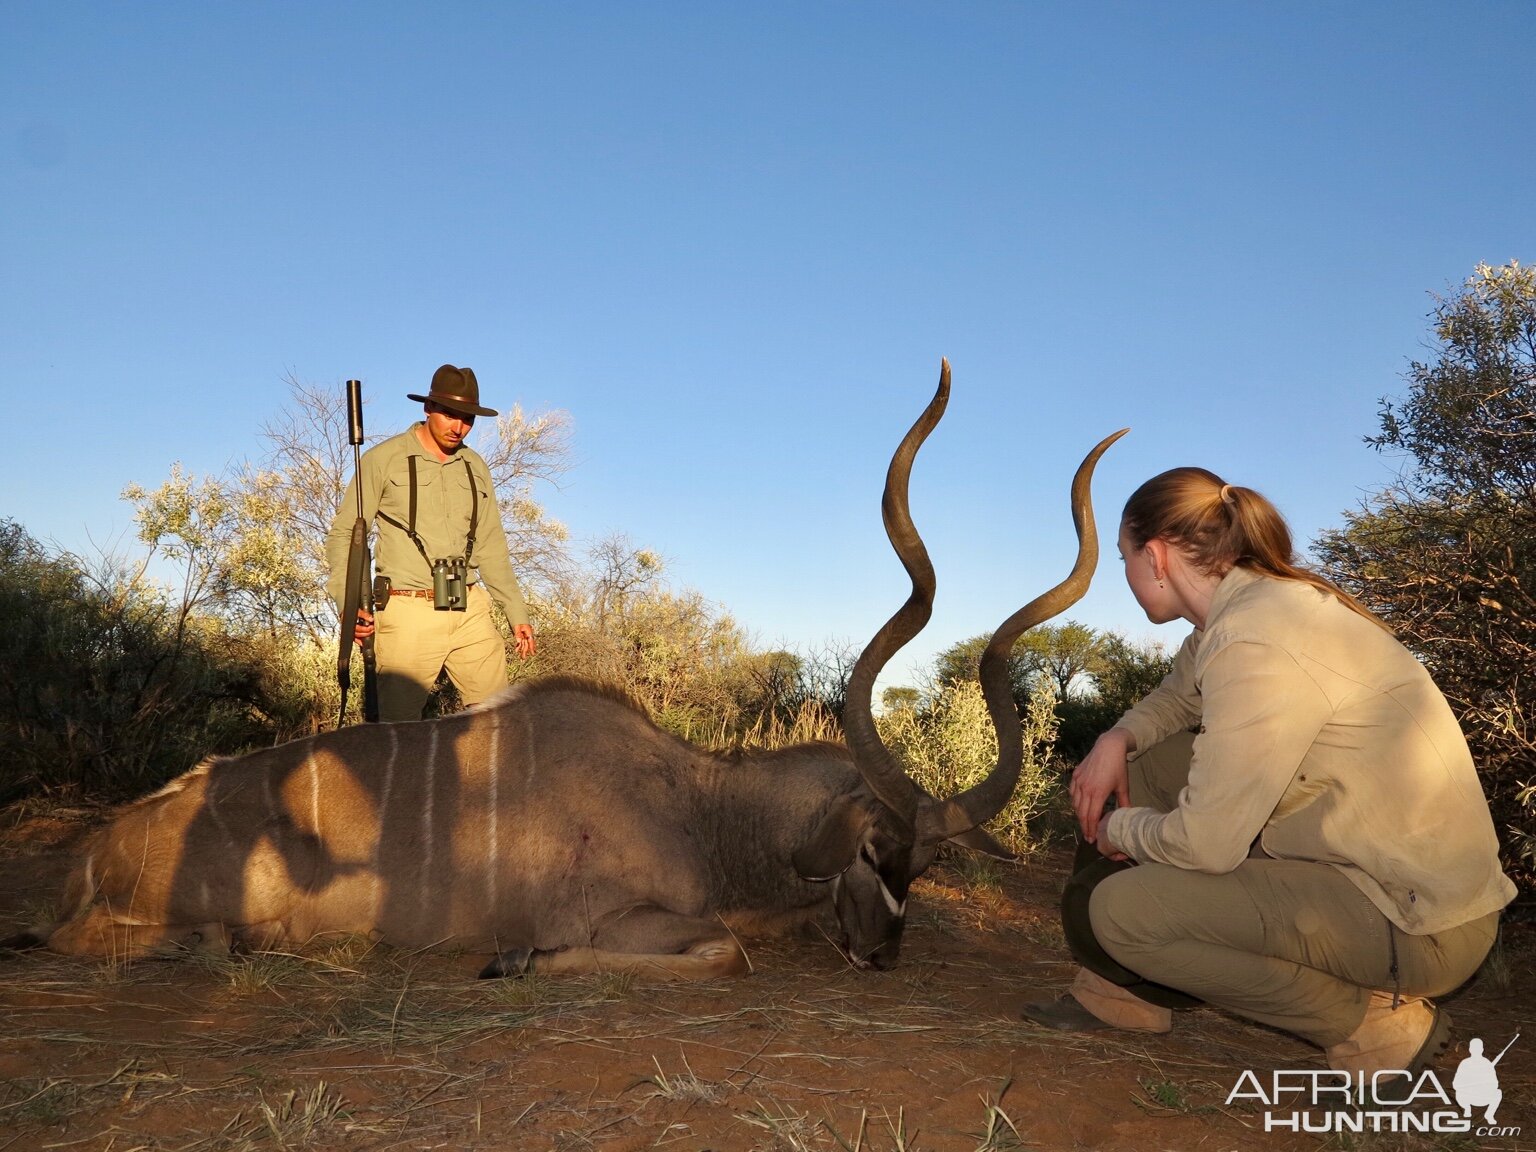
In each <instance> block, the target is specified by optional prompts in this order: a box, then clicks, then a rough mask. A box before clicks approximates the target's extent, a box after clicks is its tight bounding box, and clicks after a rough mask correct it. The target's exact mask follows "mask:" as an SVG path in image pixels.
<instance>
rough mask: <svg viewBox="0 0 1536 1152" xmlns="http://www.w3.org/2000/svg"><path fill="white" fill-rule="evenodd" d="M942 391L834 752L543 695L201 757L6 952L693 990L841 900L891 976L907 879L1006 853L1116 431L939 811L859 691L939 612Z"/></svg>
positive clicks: (897, 509) (846, 929) (852, 953)
mask: <svg viewBox="0 0 1536 1152" xmlns="http://www.w3.org/2000/svg"><path fill="white" fill-rule="evenodd" d="M948 389H949V366H948V364H947V363H946V364H945V365H944V368H943V372H942V374H941V379H940V385H939V391H938V392H937V394H936V395H935V396H934V398H933V400H932V401H931V402H930V404H929V405H928V408H927V410H926V411H925V412H924V414H923V416H922V417H921V418H920V419H919V420H918V422H917V424H915V425H914V426H913V428H912V430H911V431H910V432H908V434H907V436H906V438H905V439H904V440H903V442H902V444H901V446H900V447H899V448H898V449H897V452H896V455H895V457H894V458H893V460H892V462H891V467H890V471H889V474H888V476H887V480H886V493H885V501H884V513H885V520H886V529H887V533H888V534H889V536H890V538H891V541H892V544H893V546H894V547H895V548H896V551H897V553H898V555H899V556H900V557H901V559H902V562H903V564H904V565H905V566H906V567H907V570H908V572H909V574H910V575H911V577H912V584H913V592H912V596H911V598H910V599H909V600H908V602H907V604H906V605H905V606H904V607H903V608H902V609H901V611H899V612H898V613H897V614H896V615H895V616H893V617H892V618H891V620H890V621H889V622H888V623H887V624H886V625H885V627H884V628H883V629H882V630H881V631H880V633H879V634H878V635H877V636H876V637H875V638H874V640H872V641H871V642H870V644H869V646H868V647H867V648H866V649H865V651H864V653H863V655H862V656H861V657H860V659H859V662H858V664H857V665H856V666H855V669H854V673H853V676H852V678H851V681H850V684H849V690H848V697H847V699H848V703H847V708H846V713H845V718H844V723H845V728H846V731H847V735H848V747H847V748H844V747H843V746H841V745H834V744H824V743H818V744H807V745H800V746H797V747H793V748H788V749H783V750H780V751H777V752H770V753H765V754H718V753H712V752H707V751H705V750H703V749H700V748H698V747H695V746H694V745H692V744H689V743H687V742H685V741H683V740H680V739H677V738H676V737H674V736H671V735H669V734H667V733H665V732H662V731H661V730H660V729H658V728H657V727H656V726H655V725H654V724H652V723H651V721H650V720H649V719H648V718H647V717H646V716H645V714H644V713H643V711H642V710H641V709H640V708H638V707H637V706H636V705H634V704H633V703H631V702H630V701H629V700H627V699H626V698H624V697H623V696H622V695H621V694H619V693H616V692H614V691H612V690H609V689H605V688H603V687H600V686H597V685H594V684H591V683H587V682H584V681H580V680H575V679H569V678H556V679H549V680H542V681H534V682H531V683H528V684H523V685H518V686H516V687H514V688H512V689H509V690H508V691H507V692H506V693H504V694H503V695H501V696H499V697H497V698H495V699H493V700H492V701H489V702H487V703H486V704H484V705H482V706H480V707H478V708H475V709H471V710H469V711H466V712H462V713H459V714H457V715H453V716H448V717H444V718H441V719H437V720H430V721H424V722H416V723H399V724H369V725H359V726H355V727H351V728H344V729H340V730H337V731H334V732H327V733H323V734H320V735H317V736H312V737H309V738H307V739H302V740H296V741H293V742H291V743H288V744H284V745H280V746H278V747H275V748H270V749H265V750H262V751H259V752H253V753H250V754H249V755H245V756H240V757H235V758H228V759H213V760H210V761H207V762H205V763H203V764H200V765H199V766H197V767H196V768H194V769H192V770H191V771H190V772H188V773H186V774H185V775H183V776H181V777H179V778H178V779H176V780H174V781H172V782H171V783H170V784H169V785H168V786H166V787H165V788H163V789H161V790H160V791H159V792H156V793H154V794H153V795H151V796H148V797H146V798H145V799H143V800H139V801H137V802H135V803H133V804H131V805H129V806H127V807H126V808H125V809H123V810H122V811H121V812H120V813H119V814H118V815H117V816H116V818H115V819H114V820H113V822H112V823H111V824H109V825H107V826H106V827H104V828H103V829H102V830H101V831H100V832H98V833H97V834H95V835H94V836H93V837H92V839H91V840H90V841H89V842H88V844H87V846H86V849H85V854H84V859H83V860H82V861H81V862H80V863H79V865H78V866H77V868H76V869H75V871H74V873H73V874H72V875H71V877H70V879H69V881H68V884H67V886H66V889H65V894H64V905H65V907H64V919H63V920H61V921H60V922H59V923H57V924H53V925H49V926H46V927H43V928H39V929H36V930H34V931H33V932H30V933H26V934H23V935H22V936H20V937H14V938H12V939H11V940H9V941H5V942H4V944H5V945H8V946H10V947H13V948H15V947H23V946H30V945H38V944H46V945H47V946H48V947H50V948H52V949H54V950H56V951H59V952H65V953H72V954H83V955H107V956H116V957H132V956H138V955H144V954H148V953H153V952H160V951H165V950H167V949H172V950H174V949H175V948H177V947H183V946H188V945H196V946H201V947H210V946H212V947H228V946H230V945H240V944H244V945H246V946H249V947H258V948H261V947H277V946H297V945H302V944H304V943H305V942H307V941H309V940H310V939H312V938H314V937H316V936H319V935H323V934H327V933H368V934H373V935H376V936H377V937H379V938H381V939H383V940H384V941H386V942H389V943H392V944H397V945H401V946H405V947H421V946H428V945H433V944H440V943H453V944H456V945H459V946H462V947H464V948H466V949H467V950H470V951H489V952H493V953H495V954H496V955H495V958H494V959H493V960H492V961H491V963H490V964H489V965H488V967H487V968H486V971H485V973H484V974H486V975H515V974H518V973H522V972H526V971H529V970H531V969H537V970H538V971H541V972H544V971H550V972H557V971H593V970H603V969H613V968H628V969H633V970H637V971H641V972H650V973H653V974H656V975H662V976H668V975H670V976H677V977H684V978H695V979H701V978H708V977H714V976H724V975H731V974H736V973H739V972H742V971H745V969H746V958H745V955H744V953H743V952H742V950H741V947H740V945H739V944H738V942H737V940H736V938H735V936H734V935H733V930H736V931H743V930H744V931H746V932H755V931H761V930H774V929H783V928H787V927H790V926H792V925H794V924H795V923H797V922H804V921H806V920H809V919H811V918H813V917H815V916H816V915H817V914H818V913H820V912H821V911H822V910H823V909H825V908H826V907H827V906H828V905H829V904H830V905H831V906H832V907H833V908H834V910H835V912H836V915H837V918H838V921H839V924H840V926H841V931H842V934H843V938H844V940H843V942H844V947H845V951H846V954H847V956H848V958H849V959H850V961H852V962H853V963H855V964H858V965H860V966H867V967H876V968H885V967H889V966H890V965H891V964H893V963H894V962H895V961H896V957H897V953H898V951H899V949H900V945H901V933H902V927H903V923H904V916H905V909H906V898H907V890H908V887H909V886H910V884H911V882H912V881H913V880H914V879H915V878H916V877H917V876H919V875H921V874H922V873H923V872H924V871H925V870H926V869H927V867H928V866H929V864H930V863H931V862H932V860H933V856H934V852H935V851H936V848H937V846H938V844H939V843H940V842H942V841H944V840H949V839H958V840H960V841H961V842H963V843H967V844H969V845H971V846H974V847H983V848H990V849H992V850H997V851H1001V849H999V848H997V846H996V845H995V843H993V842H992V841H991V838H990V837H989V836H987V835H986V833H985V832H983V831H982V830H981V829H980V828H979V825H980V824H981V823H982V822H983V821H985V820H988V819H990V818H991V817H992V816H994V815H995V814H996V813H997V812H998V811H999V810H1001V808H1002V807H1003V805H1004V804H1005V803H1006V802H1007V800H1008V797H1009V796H1010V795H1011V793H1012V791H1013V788H1014V785H1015V783H1016V782H1017V779H1018V773H1019V770H1020V766H1021V763H1022V741H1021V735H1020V731H1019V722H1018V714H1017V712H1016V710H1015V707H1014V704H1013V700H1012V698H1011V695H1010V693H1009V690H1008V685H1007V679H1006V670H1005V661H1006V657H1007V654H1008V651H1009V649H1010V648H1011V647H1012V645H1013V642H1014V640H1016V639H1017V638H1018V636H1019V635H1020V634H1022V632H1023V631H1024V630H1025V629H1027V628H1029V627H1032V626H1033V625H1034V624H1037V623H1040V622H1041V621H1043V620H1045V619H1048V618H1050V617H1051V616H1053V615H1055V614H1056V613H1058V612H1060V611H1062V610H1063V609H1065V608H1066V607H1067V606H1068V605H1070V604H1071V603H1073V602H1074V601H1075V600H1076V599H1077V598H1079V597H1080V596H1081V595H1082V593H1083V591H1084V590H1085V589H1086V588H1087V584H1088V579H1089V577H1090V576H1091V574H1092V570H1093V567H1094V563H1095V561H1096V557H1097V547H1096V540H1095V535H1094V527H1093V521H1092V512H1091V507H1090V502H1089V498H1088V483H1089V479H1090V477H1091V474H1092V469H1093V465H1094V463H1095V462H1096V461H1097V459H1098V456H1099V455H1100V454H1101V453H1102V452H1103V451H1104V449H1105V448H1107V447H1108V445H1109V444H1110V443H1112V442H1113V440H1114V439H1116V438H1117V437H1118V435H1120V434H1119V433H1117V434H1116V435H1115V436H1112V437H1110V438H1108V439H1106V440H1105V441H1104V442H1103V443H1101V444H1100V445H1098V446H1097V447H1096V448H1095V449H1094V450H1093V452H1092V453H1090V454H1089V456H1088V458H1087V459H1086V460H1085V461H1084V462H1083V465H1082V467H1081V468H1079V470H1078V474H1077V477H1076V479H1075V481H1074V484H1073V500H1072V503H1073V516H1074V519H1075V521H1076V525H1077V529H1078V538H1079V551H1078V559H1077V564H1076V567H1075V568H1074V569H1073V572H1072V575H1071V576H1070V577H1069V578H1068V579H1067V580H1066V581H1064V582H1063V584H1062V585H1060V586H1058V587H1057V588H1056V589H1053V590H1052V591H1051V592H1049V593H1046V594H1045V595H1044V596H1042V597H1040V598H1039V599H1037V600H1036V601H1035V602H1033V603H1032V604H1030V605H1029V606H1027V607H1026V608H1024V609H1022V610H1021V611H1020V612H1019V613H1017V614H1015V616H1014V617H1012V618H1011V619H1010V620H1009V621H1007V622H1006V623H1005V624H1004V625H1003V627H1002V628H1001V629H999V630H998V633H997V634H996V635H995V636H994V637H993V640H992V643H991V645H990V646H989V648H988V650H987V654H986V656H984V657H983V660H982V681H983V687H984V690H985V693H986V697H987V701H988V707H989V710H990V712H991V715H992V720H993V723H994V724H995V725H996V726H997V728H998V736H999V745H1000V749H1001V750H1000V754H999V762H998V765H997V767H996V769H995V770H994V771H993V772H992V774H991V775H990V776H989V777H987V778H986V779H985V780H983V781H982V782H981V783H979V784H977V785H975V786H974V787H972V788H971V789H968V790H967V791H966V792H965V793H963V794H961V795H959V796H956V797H952V798H949V799H936V798H933V797H930V796H928V795H927V794H926V793H925V792H924V791H923V790H922V789H920V788H918V787H917V786H916V785H915V784H913V782H912V781H911V780H910V779H909V778H908V777H907V776H906V775H905V773H904V772H903V771H902V770H901V769H900V767H899V766H898V765H896V764H895V762H894V761H893V760H892V759H891V757H890V755H889V754H888V753H887V751H886V750H885V748H884V746H883V745H882V744H881V743H880V740H879V736H878V734H877V733H876V731H875V726H874V721H873V718H872V716H871V713H870V698H871V694H872V690H873V686H874V680H875V677H876V675H878V673H879V671H880V669H881V667H882V666H883V665H884V664H885V662H886V661H887V660H888V659H889V658H890V656H891V655H892V654H893V653H894V652H895V651H896V650H897V649H899V648H900V647H901V646H902V645H903V644H905V643H906V642H907V641H908V640H910V639H911V638H912V637H913V636H915V635H916V634H917V633H918V631H920V630H921V628H922V627H923V625H924V624H925V623H926V622H927V619H928V614H929V611H930V609H931V603H932V593H933V586H934V579H933V571H932V568H931V566H930V565H929V563H928V558H927V555H926V552H925V550H924V548H923V545H922V542H921V540H920V539H919V538H918V535H917V532H916V530H915V529H914V528H913V526H912V523H911V519H910V517H909V515H908V513H907V499H906V494H907V477H908V474H909V473H910V470H911V464H912V458H913V456H914V455H915V453H916V451H917V448H918V447H919V445H921V443H922V441H923V440H924V439H925V438H926V436H927V434H928V432H929V431H930V430H931V429H932V428H933V426H934V425H935V424H937V423H938V420H939V417H940V416H941V415H942V413H943V408H944V405H945V403H946V401H947V397H948Z"/></svg>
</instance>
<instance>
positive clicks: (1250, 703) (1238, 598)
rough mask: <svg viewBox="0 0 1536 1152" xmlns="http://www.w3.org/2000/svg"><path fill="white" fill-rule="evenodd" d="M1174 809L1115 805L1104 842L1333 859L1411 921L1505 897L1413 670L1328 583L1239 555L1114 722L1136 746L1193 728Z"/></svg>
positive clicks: (1215, 865)
mask: <svg viewBox="0 0 1536 1152" xmlns="http://www.w3.org/2000/svg"><path fill="white" fill-rule="evenodd" d="M1197 725H1198V727H1199V734H1198V735H1197V736H1196V737H1195V751H1194V761H1193V764H1192V766H1191V768H1190V774H1189V785H1188V787H1187V788H1185V789H1184V791H1183V792H1181V793H1180V795H1179V805H1178V807H1177V808H1176V809H1174V810H1173V811H1172V812H1166V813H1164V812H1157V811H1155V810H1153V809H1150V808H1126V809H1122V810H1120V811H1117V812H1114V813H1112V814H1111V815H1110V818H1109V824H1108V829H1109V836H1110V839H1111V840H1112V841H1113V842H1114V843H1115V844H1116V845H1117V846H1118V847H1120V848H1121V849H1123V850H1124V851H1125V852H1127V853H1129V854H1130V856H1131V857H1132V858H1134V859H1136V860H1139V861H1160V862H1162V863H1165V864H1172V865H1175V866H1177V867H1180V868H1191V869H1196V870H1198V871H1201V872H1211V873H1223V872H1230V871H1231V870H1232V869H1234V868H1236V867H1237V866H1238V864H1239V863H1241V862H1242V860H1243V859H1244V858H1245V857H1246V856H1247V855H1248V852H1249V849H1250V847H1251V846H1252V845H1253V842H1254V840H1255V839H1256V838H1257V839H1258V841H1259V846H1260V847H1261V848H1262V849H1263V850H1264V852H1265V853H1267V854H1268V855H1270V856H1273V857H1276V858H1277V859H1282V860H1315V861H1319V862H1322V863H1325V864H1331V865H1332V866H1333V867H1335V868H1337V869H1339V871H1341V872H1343V873H1344V874H1345V875H1346V876H1348V877H1349V878H1350V880H1352V881H1353V882H1354V883H1355V885H1356V886H1357V887H1359V888H1360V890H1361V891H1362V892H1364V893H1365V894H1366V895H1367V896H1368V897H1370V899H1371V901H1372V903H1374V904H1375V905H1376V906H1377V907H1378V908H1379V909H1381V911H1382V913H1383V914H1384V915H1386V916H1387V917H1388V918H1389V919H1390V920H1392V922H1393V923H1395V924H1396V925H1397V926H1398V927H1400V928H1402V929H1403V930H1404V931H1405V932H1411V933H1415V934H1426V933H1432V932H1437V931H1440V930H1442V929H1445V928H1452V927H1455V926H1457V925H1459V924H1464V923H1466V922H1467V921H1469V920H1475V919H1477V918H1478V917H1480V916H1484V915H1486V914H1487V913H1489V912H1492V911H1494V910H1496V909H1498V908H1502V907H1503V906H1504V905H1505V904H1507V903H1509V901H1510V900H1511V899H1512V898H1513V897H1514V894H1515V886H1514V885H1513V884H1512V883H1511V882H1510V881H1509V879H1508V878H1507V877H1505V876H1504V875H1503V874H1502V873H1501V872H1500V870H1499V856H1498V839H1497V837H1496V835H1495V833H1494V829H1493V820H1492V819H1491V817H1490V816H1489V814H1488V802H1487V800H1486V799H1485V798H1484V796H1483V791H1482V786H1481V784H1480V783H1479V781H1478V778H1477V771H1476V769H1475V768H1474V767H1473V764H1472V756H1471V753H1470V752H1469V751H1468V750H1467V742H1466V739H1465V737H1464V736H1463V735H1462V732H1461V729H1460V727H1459V726H1458V725H1457V723H1456V718H1455V717H1454V716H1453V715H1452V714H1451V709H1450V706H1449V705H1448V704H1446V702H1445V697H1444V696H1442V695H1441V694H1440V690H1439V689H1438V688H1436V687H1435V685H1434V682H1433V681H1432V680H1431V679H1430V678H1429V674H1428V673H1427V672H1425V670H1424V668H1423V666H1422V665H1421V664H1420V663H1419V662H1418V661H1417V660H1416V659H1414V657H1413V655H1412V654H1411V653H1409V651H1408V650H1407V649H1406V648H1404V647H1403V646H1402V645H1401V644H1399V643H1398V642H1397V640H1396V639H1394V638H1393V637H1392V636H1391V635H1390V634H1389V633H1387V632H1386V631H1384V630H1382V629H1381V628H1379V627H1377V626H1376V625H1375V624H1373V623H1371V622H1370V621H1369V620H1366V619H1365V618H1363V617H1362V616H1360V615H1358V614H1357V613H1355V612H1352V611H1351V610H1350V609H1349V608H1347V607H1345V606H1344V605H1343V604H1342V603H1340V602H1339V601H1338V600H1337V599H1336V598H1335V597H1333V596H1329V595H1327V594H1325V593H1323V592H1321V591H1319V590H1318V589H1316V588H1313V587H1311V586H1310V585H1307V584H1303V583H1301V582H1299V581H1294V580H1276V579H1271V578H1269V577H1266V576H1261V575H1257V574H1255V573H1253V572H1250V571H1247V570H1246V569H1242V568H1235V569H1233V570H1232V571H1231V572H1230V573H1228V575H1227V576H1226V577H1225V578H1224V579H1223V580H1222V582H1221V584H1220V586H1219V587H1218V588H1217V590H1216V595H1215V597H1214V598H1213V599H1212V601H1211V607H1210V612H1209V614H1208V615H1207V617H1206V624H1205V628H1204V629H1196V630H1195V631H1194V632H1193V633H1192V634H1191V635H1190V637H1189V639H1188V640H1186V641H1185V642H1184V646H1183V647H1182V648H1181V649H1180V650H1179V654H1178V656H1177V658H1176V659H1175V660H1174V665H1173V670H1172V671H1171V672H1170V673H1169V674H1168V677H1167V678H1166V679H1165V680H1164V681H1163V682H1162V684H1160V685H1159V686H1158V687H1157V688H1156V689H1154V690H1153V691H1152V692H1151V693H1149V694H1148V695H1147V697H1146V698H1145V699H1143V700H1142V701H1141V702H1140V703H1139V704H1137V705H1136V706H1135V707H1134V708H1132V709H1131V710H1130V711H1129V712H1127V713H1126V714H1125V715H1124V716H1123V717H1121V719H1120V720H1119V722H1118V723H1117V725H1116V727H1119V728H1125V729H1127V730H1128V731H1130V733H1131V734H1132V735H1133V736H1134V737H1135V740H1136V747H1137V748H1138V749H1145V748H1150V747H1151V746H1152V745H1153V744H1155V743H1157V742H1158V741H1160V740H1162V739H1163V738H1165V737H1167V736H1170V735H1172V734H1173V733H1175V732H1178V731H1181V730H1184V729H1188V728H1194V727H1196V726H1197Z"/></svg>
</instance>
